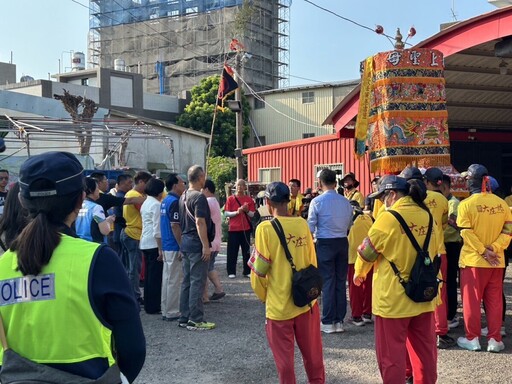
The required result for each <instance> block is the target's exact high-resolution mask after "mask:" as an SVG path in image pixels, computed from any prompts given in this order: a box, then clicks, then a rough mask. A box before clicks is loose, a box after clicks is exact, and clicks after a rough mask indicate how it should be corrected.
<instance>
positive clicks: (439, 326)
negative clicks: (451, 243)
mask: <svg viewBox="0 0 512 384" xmlns="http://www.w3.org/2000/svg"><path fill="white" fill-rule="evenodd" d="M441 274H442V276H443V280H444V281H446V276H448V260H447V259H446V255H441ZM441 300H442V304H440V305H438V306H436V309H435V311H434V319H435V322H436V335H441V336H444V335H446V334H447V333H448V295H447V292H446V283H442V285H441Z"/></svg>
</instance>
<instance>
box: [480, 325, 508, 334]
mask: <svg viewBox="0 0 512 384" xmlns="http://www.w3.org/2000/svg"><path fill="white" fill-rule="evenodd" d="M480 334H481V335H482V336H487V335H488V334H489V328H487V327H485V328H482V329H481V330H480ZM500 335H501V336H507V331H506V330H505V326H502V327H501V329H500Z"/></svg>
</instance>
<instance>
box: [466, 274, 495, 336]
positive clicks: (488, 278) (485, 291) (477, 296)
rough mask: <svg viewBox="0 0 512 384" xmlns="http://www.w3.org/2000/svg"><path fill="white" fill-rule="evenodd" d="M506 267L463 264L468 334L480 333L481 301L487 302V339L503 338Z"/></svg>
mask: <svg viewBox="0 0 512 384" xmlns="http://www.w3.org/2000/svg"><path fill="white" fill-rule="evenodd" d="M502 278H503V268H470V267H466V268H461V269H460V290H461V295H462V311H463V314H464V329H465V331H466V338H467V339H468V340H473V339H474V338H475V337H479V336H480V332H481V331H480V330H481V323H480V316H481V312H480V304H481V303H482V300H483V302H484V305H485V310H486V318H487V327H488V329H489V334H488V335H487V339H491V338H493V339H494V340H496V341H501V335H500V328H501V323H502V321H501V317H502V311H503V299H502V295H503V281H502Z"/></svg>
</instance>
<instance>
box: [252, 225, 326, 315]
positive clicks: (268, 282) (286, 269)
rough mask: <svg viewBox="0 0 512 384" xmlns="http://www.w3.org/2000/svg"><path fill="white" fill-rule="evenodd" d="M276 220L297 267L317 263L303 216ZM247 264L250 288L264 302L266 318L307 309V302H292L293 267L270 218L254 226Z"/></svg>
mask: <svg viewBox="0 0 512 384" xmlns="http://www.w3.org/2000/svg"><path fill="white" fill-rule="evenodd" d="M278 220H279V222H280V223H281V225H282V227H283V230H284V234H285V238H286V240H287V243H288V249H289V250H290V253H291V255H292V258H293V263H294V264H295V266H296V268H297V270H301V269H304V268H306V267H308V266H310V265H311V264H312V265H314V266H316V265H317V261H316V252H315V246H314V244H313V237H312V235H311V232H310V231H309V227H308V224H307V222H306V220H304V219H303V218H302V217H290V216H287V217H281V216H280V217H279V218H278ZM248 265H249V267H250V268H251V270H252V273H251V286H252V289H253V290H254V293H256V296H258V298H259V299H260V300H261V301H263V302H265V304H266V305H265V307H266V317H267V318H268V319H271V320H289V319H292V318H294V317H297V316H299V315H300V314H302V313H305V312H307V311H309V309H310V308H309V306H305V307H297V306H296V305H295V304H294V303H293V298H292V268H291V266H290V263H289V261H288V259H287V258H286V255H285V252H284V249H283V247H282V246H281V242H280V241H279V237H278V236H277V233H276V231H275V230H274V227H272V224H271V222H270V221H264V222H262V223H261V224H260V225H258V227H257V228H256V239H255V245H254V248H253V252H252V255H251V258H250V259H249V262H248ZM312 304H314V302H313V303H312Z"/></svg>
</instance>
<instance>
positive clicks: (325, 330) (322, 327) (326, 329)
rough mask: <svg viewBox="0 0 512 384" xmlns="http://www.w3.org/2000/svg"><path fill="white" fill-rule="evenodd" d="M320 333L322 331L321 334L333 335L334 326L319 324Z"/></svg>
mask: <svg viewBox="0 0 512 384" xmlns="http://www.w3.org/2000/svg"><path fill="white" fill-rule="evenodd" d="M320 331H322V332H323V333H334V332H336V327H335V326H334V324H324V323H321V324H320Z"/></svg>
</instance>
